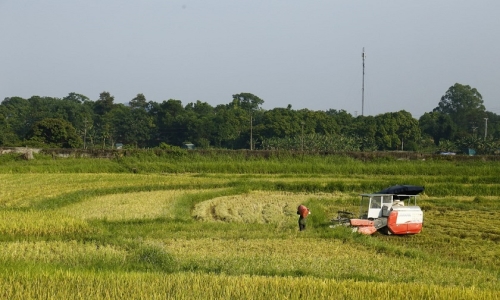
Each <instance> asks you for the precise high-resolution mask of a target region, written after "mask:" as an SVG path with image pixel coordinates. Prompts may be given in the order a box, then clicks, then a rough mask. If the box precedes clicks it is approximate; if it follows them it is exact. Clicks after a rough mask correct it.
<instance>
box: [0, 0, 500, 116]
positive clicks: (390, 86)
mask: <svg viewBox="0 0 500 300" xmlns="http://www.w3.org/2000/svg"><path fill="white" fill-rule="evenodd" d="M499 12H500V1H498V0H478V1H470V0H440V1H431V0H420V1H401V0H384V1H375V0H358V1H348V0H342V1H337V0H308V1H305V0H212V1H207V0H183V1H180V0H179V1H178V0H168V1H167V0H143V1H131V0H129V1H127V0H85V1H83V0H71V1H68V0H0V28H1V30H0V45H1V46H0V100H3V99H4V98H6V97H14V96H18V97H23V98H29V97H31V96H35V95H36V96H47V97H57V98H63V97H65V96H67V95H68V94H69V93H71V92H74V93H79V94H83V95H85V96H87V97H89V98H90V99H91V100H97V99H98V98H99V94H100V93H101V92H104V91H107V92H109V93H110V94H111V95H113V96H114V97H115V102H116V103H125V104H128V103H129V101H130V100H132V99H133V98H134V97H135V96H136V95H137V94H139V93H142V94H144V95H145V97H146V99H147V101H154V102H159V103H161V102H163V101H165V100H168V99H177V100H181V101H182V104H183V105H187V104H188V103H191V102H196V101H197V100H199V101H202V102H207V103H209V104H210V105H212V106H216V105H219V104H227V103H230V102H231V101H232V95H233V94H238V93H252V94H254V95H256V96H258V97H260V98H261V99H263V100H264V104H263V106H262V107H263V108H264V109H266V110H269V109H273V108H277V107H287V106H288V105H289V104H290V105H291V106H292V108H293V109H297V110H298V109H309V110H323V111H326V110H329V109H336V110H345V111H347V112H348V113H350V114H352V115H353V116H357V115H361V114H363V115H365V116H367V115H373V116H375V115H378V114H382V113H386V112H396V111H400V110H405V111H407V112H410V113H411V114H412V116H413V117H414V118H417V119H418V118H419V117H420V116H422V115H423V114H424V113H426V112H431V111H432V110H433V109H434V108H435V107H437V106H438V103H439V101H440V99H441V97H442V96H443V95H444V94H445V93H446V91H447V90H448V89H449V88H450V87H451V86H452V85H454V84H455V83H460V84H464V85H469V86H471V87H473V88H476V89H477V90H478V91H479V93H481V95H482V97H483V101H484V105H485V107H486V110H488V111H491V112H494V113H496V114H500V83H499V80H500V39H499V37H500V17H499V16H498V13H499ZM363 48H364V49H365V55H366V58H365V75H364V101H363V93H362V90H363V67H362V65H363V64H362V63H363V59H362V51H363Z"/></svg>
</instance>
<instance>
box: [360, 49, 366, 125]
mask: <svg viewBox="0 0 500 300" xmlns="http://www.w3.org/2000/svg"><path fill="white" fill-rule="evenodd" d="M361 57H363V85H362V87H361V115H362V116H364V115H365V58H366V55H365V47H363V53H361Z"/></svg>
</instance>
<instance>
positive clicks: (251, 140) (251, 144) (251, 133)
mask: <svg viewBox="0 0 500 300" xmlns="http://www.w3.org/2000/svg"><path fill="white" fill-rule="evenodd" d="M251 150H253V123H252V113H250V151H251Z"/></svg>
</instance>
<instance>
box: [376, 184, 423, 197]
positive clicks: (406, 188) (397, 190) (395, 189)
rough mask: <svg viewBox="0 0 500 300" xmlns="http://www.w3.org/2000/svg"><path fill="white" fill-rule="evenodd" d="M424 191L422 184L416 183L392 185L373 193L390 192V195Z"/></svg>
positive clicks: (412, 193) (414, 193) (415, 193)
mask: <svg viewBox="0 0 500 300" xmlns="http://www.w3.org/2000/svg"><path fill="white" fill-rule="evenodd" d="M423 191H424V187H423V186H417V185H394V186H391V187H388V188H386V189H384V190H381V191H380V192H376V193H374V194H391V195H401V194H403V195H417V194H420V193H421V192H423Z"/></svg>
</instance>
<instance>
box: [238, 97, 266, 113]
mask: <svg viewBox="0 0 500 300" xmlns="http://www.w3.org/2000/svg"><path fill="white" fill-rule="evenodd" d="M232 104H233V105H235V106H238V107H240V108H241V109H243V110H247V111H252V110H257V109H259V108H260V107H261V105H262V104H264V100H262V99H260V98H259V97H257V96H255V95H254V94H251V93H240V94H235V95H233V102H232Z"/></svg>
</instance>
